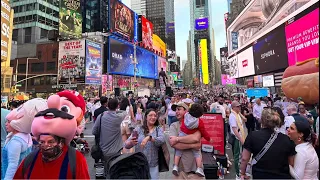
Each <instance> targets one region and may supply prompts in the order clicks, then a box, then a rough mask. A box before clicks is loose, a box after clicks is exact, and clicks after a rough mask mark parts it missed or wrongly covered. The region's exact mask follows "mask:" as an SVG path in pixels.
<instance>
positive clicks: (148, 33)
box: [139, 16, 153, 49]
mask: <svg viewBox="0 0 320 180" xmlns="http://www.w3.org/2000/svg"><path fill="white" fill-rule="evenodd" d="M139 21H140V22H141V41H142V43H143V45H144V47H145V48H151V49H152V47H153V39H152V35H153V24H152V23H151V22H150V21H149V20H148V19H146V18H145V17H144V16H140V17H139Z"/></svg>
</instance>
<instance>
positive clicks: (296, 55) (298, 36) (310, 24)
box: [285, 6, 319, 66]
mask: <svg viewBox="0 0 320 180" xmlns="http://www.w3.org/2000/svg"><path fill="white" fill-rule="evenodd" d="M285 32H286V39H287V48H288V50H287V51H288V64H289V66H293V65H295V64H296V63H298V62H303V61H305V60H308V59H311V58H318V57H319V6H318V8H317V9H315V10H313V11H312V12H310V13H309V14H307V15H305V16H304V17H301V18H300V19H298V20H295V21H293V22H291V23H290V24H288V25H287V26H286V27H285Z"/></svg>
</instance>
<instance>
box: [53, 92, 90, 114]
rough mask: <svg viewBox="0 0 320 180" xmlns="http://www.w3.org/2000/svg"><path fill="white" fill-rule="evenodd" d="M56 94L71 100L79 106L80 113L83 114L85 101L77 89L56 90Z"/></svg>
mask: <svg viewBox="0 0 320 180" xmlns="http://www.w3.org/2000/svg"><path fill="white" fill-rule="evenodd" d="M57 95H59V96H60V97H66V98H67V99H68V100H69V101H71V102H72V103H73V104H74V105H75V106H76V107H79V108H81V110H82V113H83V114H85V112H86V103H85V101H84V99H83V97H82V96H81V95H80V94H79V92H77V91H72V90H64V91H61V92H58V93H57Z"/></svg>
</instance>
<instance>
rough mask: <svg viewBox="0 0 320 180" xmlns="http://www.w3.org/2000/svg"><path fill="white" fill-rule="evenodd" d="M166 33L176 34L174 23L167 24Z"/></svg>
mask: <svg viewBox="0 0 320 180" xmlns="http://www.w3.org/2000/svg"><path fill="white" fill-rule="evenodd" d="M166 31H167V33H174V31H175V27H174V22H168V23H167V24H166Z"/></svg>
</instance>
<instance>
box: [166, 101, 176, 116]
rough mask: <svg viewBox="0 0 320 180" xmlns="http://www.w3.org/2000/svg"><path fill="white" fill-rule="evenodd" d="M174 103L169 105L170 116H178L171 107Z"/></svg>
mask: <svg viewBox="0 0 320 180" xmlns="http://www.w3.org/2000/svg"><path fill="white" fill-rule="evenodd" d="M172 105H173V104H172V103H170V104H169V105H168V116H176V112H175V111H173V110H172V109H171V106H172Z"/></svg>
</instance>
